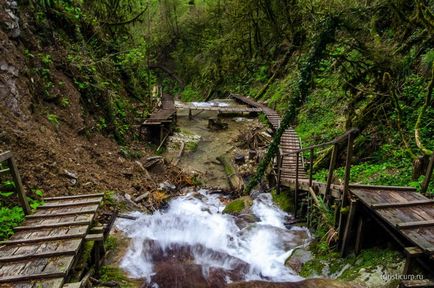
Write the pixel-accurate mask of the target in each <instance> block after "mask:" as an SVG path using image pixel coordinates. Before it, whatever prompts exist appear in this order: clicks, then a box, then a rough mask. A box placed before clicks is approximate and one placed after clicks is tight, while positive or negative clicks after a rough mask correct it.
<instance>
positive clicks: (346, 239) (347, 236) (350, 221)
mask: <svg viewBox="0 0 434 288" xmlns="http://www.w3.org/2000/svg"><path fill="white" fill-rule="evenodd" d="M356 210H357V200H351V206H350V212H349V215H348V220H347V223H346V225H345V226H346V227H345V233H344V235H343V238H341V235H339V238H341V239H342V246H341V257H345V256H346V254H347V246H348V242H349V240H350V234H351V228H352V226H353V222H354V217H355V215H356ZM342 226H343V225H342Z"/></svg>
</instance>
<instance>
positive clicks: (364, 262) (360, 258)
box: [300, 242, 403, 281]
mask: <svg viewBox="0 0 434 288" xmlns="http://www.w3.org/2000/svg"><path fill="white" fill-rule="evenodd" d="M319 243H321V242H318V243H317V244H314V245H313V247H312V252H313V254H314V255H315V256H314V258H313V259H312V260H310V261H308V262H306V263H305V264H304V265H303V267H302V269H301V271H300V275H301V276H303V277H310V276H316V275H323V274H324V273H323V272H325V271H326V270H328V272H327V273H326V274H327V275H325V276H330V275H333V274H336V273H338V272H339V271H342V269H344V267H345V266H347V265H350V267H349V268H348V269H346V270H345V271H344V272H343V273H342V274H341V275H340V276H339V277H338V279H340V280H344V281H351V280H354V279H356V278H357V277H358V276H360V270H361V269H364V270H366V271H370V270H374V269H376V267H378V266H382V267H388V266H390V264H393V263H399V262H400V261H402V260H403V257H402V255H401V254H399V252H397V251H394V250H390V249H380V248H372V249H366V250H363V251H362V252H361V253H360V254H359V255H357V256H356V255H352V256H349V257H347V258H341V257H340V255H339V253H337V252H329V253H323V251H321V249H317V248H319V247H318V245H320V244H319ZM326 266H327V267H328V269H324V268H325V267H326Z"/></svg>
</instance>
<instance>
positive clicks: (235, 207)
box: [223, 196, 253, 215]
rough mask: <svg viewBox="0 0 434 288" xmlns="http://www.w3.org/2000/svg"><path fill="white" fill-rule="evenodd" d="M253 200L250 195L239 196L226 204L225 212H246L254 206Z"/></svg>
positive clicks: (233, 213)
mask: <svg viewBox="0 0 434 288" xmlns="http://www.w3.org/2000/svg"><path fill="white" fill-rule="evenodd" d="M252 204H253V201H252V198H250V197H249V196H243V197H240V198H237V199H235V200H233V201H232V202H230V203H229V204H228V205H226V207H225V209H224V210H223V213H227V214H231V215H239V214H242V213H243V212H244V213H246V212H247V210H248V209H249V208H250V207H251V206H252Z"/></svg>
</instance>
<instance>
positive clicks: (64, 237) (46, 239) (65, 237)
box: [0, 233, 86, 245]
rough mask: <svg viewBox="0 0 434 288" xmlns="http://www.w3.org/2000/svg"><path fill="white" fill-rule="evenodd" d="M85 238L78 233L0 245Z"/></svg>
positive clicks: (7, 242)
mask: <svg viewBox="0 0 434 288" xmlns="http://www.w3.org/2000/svg"><path fill="white" fill-rule="evenodd" d="M85 236H86V233H78V234H66V235H56V236H47V237H40V238H30V239H14V240H6V241H0V245H15V244H25V243H37V242H45V241H57V240H66V239H77V238H83V237H85Z"/></svg>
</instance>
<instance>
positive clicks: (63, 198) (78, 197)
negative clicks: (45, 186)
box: [43, 193, 104, 201]
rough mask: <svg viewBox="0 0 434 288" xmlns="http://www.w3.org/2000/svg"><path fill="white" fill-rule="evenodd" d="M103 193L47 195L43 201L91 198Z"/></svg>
mask: <svg viewBox="0 0 434 288" xmlns="http://www.w3.org/2000/svg"><path fill="white" fill-rule="evenodd" d="M103 196H104V193H93V194H81V195H72V196H59V197H47V198H44V199H43V200H44V201H55V200H70V199H83V198H93V197H103Z"/></svg>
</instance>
